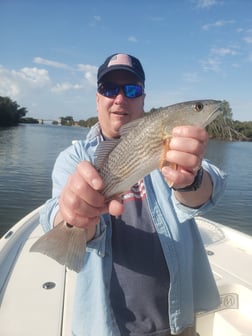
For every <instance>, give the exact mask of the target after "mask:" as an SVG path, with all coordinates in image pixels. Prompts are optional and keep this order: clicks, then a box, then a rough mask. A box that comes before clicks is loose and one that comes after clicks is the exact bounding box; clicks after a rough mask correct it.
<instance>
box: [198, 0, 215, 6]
mask: <svg viewBox="0 0 252 336" xmlns="http://www.w3.org/2000/svg"><path fill="white" fill-rule="evenodd" d="M218 3H219V2H218V1H217V0H197V1H196V6H197V7H199V8H210V7H212V6H215V5H217V4H218Z"/></svg>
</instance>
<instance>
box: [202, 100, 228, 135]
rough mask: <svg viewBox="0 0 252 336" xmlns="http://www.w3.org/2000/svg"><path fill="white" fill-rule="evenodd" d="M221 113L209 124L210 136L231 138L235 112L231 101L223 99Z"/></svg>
mask: <svg viewBox="0 0 252 336" xmlns="http://www.w3.org/2000/svg"><path fill="white" fill-rule="evenodd" d="M220 110H221V114H220V115H219V116H218V117H217V118H216V119H215V120H214V121H213V122H212V123H210V124H209V125H208V126H207V131H208V134H209V137H210V138H216V139H229V138H231V137H232V136H231V129H232V124H233V119H232V118H233V113H232V109H231V107H230V105H229V103H228V102H227V101H226V100H223V101H222V103H221V107H220Z"/></svg>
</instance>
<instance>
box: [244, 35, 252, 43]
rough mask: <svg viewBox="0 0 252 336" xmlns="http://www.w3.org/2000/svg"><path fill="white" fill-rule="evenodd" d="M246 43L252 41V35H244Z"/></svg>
mask: <svg viewBox="0 0 252 336" xmlns="http://www.w3.org/2000/svg"><path fill="white" fill-rule="evenodd" d="M243 40H244V41H245V42H246V43H248V44H251V43H252V36H246V37H244V39H243Z"/></svg>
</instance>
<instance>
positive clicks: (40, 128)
mask: <svg viewBox="0 0 252 336" xmlns="http://www.w3.org/2000/svg"><path fill="white" fill-rule="evenodd" d="M87 132H88V129H86V128H81V127H65V126H53V125H20V126H18V127H11V128H0V236H1V235H3V234H4V233H5V232H6V231H7V230H8V229H9V228H10V227H11V226H12V225H14V224H15V223H16V222H17V221H18V220H19V219H21V218H22V217H23V216H24V215H26V214H27V213H29V212H30V211H32V210H33V209H35V208H36V207H38V206H40V205H41V204H43V203H44V202H45V200H47V199H48V198H50V195H51V171H52V168H53V164H54V161H55V159H56V157H57V155H58V154H59V153H60V151H62V150H63V149H64V148H66V147H67V146H69V145H70V144H71V142H72V140H75V139H82V138H85V136H86V134H87ZM251 154H252V142H225V141H216V140H211V141H210V142H209V146H208V150H207V154H206V157H207V158H209V159H210V160H211V161H212V162H214V163H215V164H216V165H217V166H218V167H220V168H221V169H223V170H224V171H225V172H227V173H228V176H229V178H228V186H227V189H226V191H225V193H224V196H223V198H222V199H221V201H220V203H219V204H218V205H217V206H216V207H215V208H214V209H213V210H212V211H211V212H209V213H207V214H206V217H207V218H209V219H212V220H215V221H217V222H220V223H222V224H224V225H227V226H231V227H233V228H235V229H238V230H240V231H242V232H245V233H248V234H250V235H252V219H251V215H252V155H251Z"/></svg>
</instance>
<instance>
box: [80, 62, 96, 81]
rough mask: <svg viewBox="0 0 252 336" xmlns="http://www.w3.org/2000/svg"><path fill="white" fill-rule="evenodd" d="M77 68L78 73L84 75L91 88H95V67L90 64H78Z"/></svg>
mask: <svg viewBox="0 0 252 336" xmlns="http://www.w3.org/2000/svg"><path fill="white" fill-rule="evenodd" d="M77 68H78V70H79V71H81V72H83V73H84V77H85V78H86V80H87V81H88V82H89V83H90V84H91V85H92V86H96V82H97V80H96V76H97V70H98V68H97V66H94V65H90V64H78V66H77Z"/></svg>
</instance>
